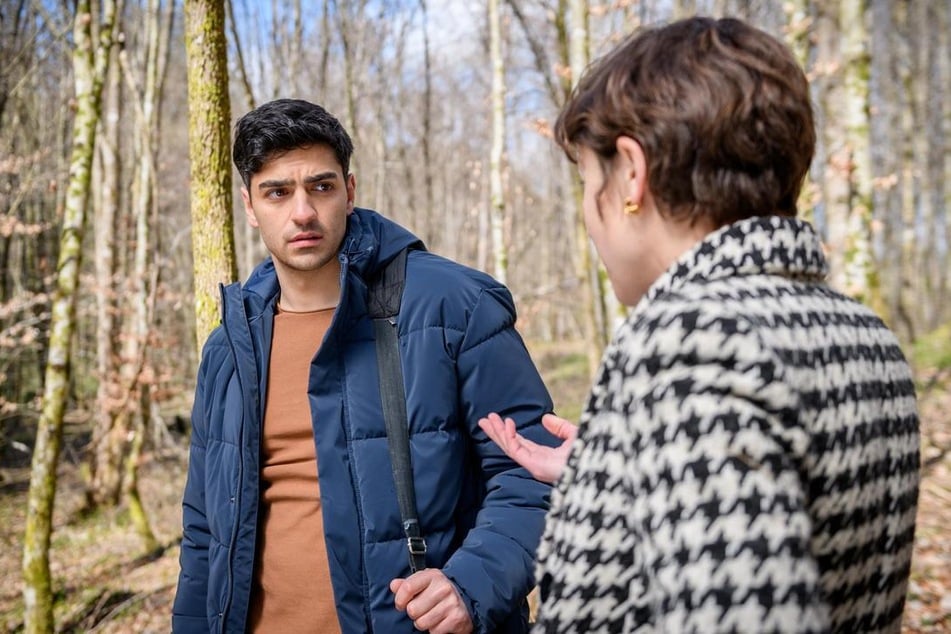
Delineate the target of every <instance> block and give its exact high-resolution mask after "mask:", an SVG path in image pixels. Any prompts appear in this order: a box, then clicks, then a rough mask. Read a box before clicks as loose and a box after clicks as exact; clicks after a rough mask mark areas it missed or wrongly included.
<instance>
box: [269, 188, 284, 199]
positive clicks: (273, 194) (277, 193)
mask: <svg viewBox="0 0 951 634" xmlns="http://www.w3.org/2000/svg"><path fill="white" fill-rule="evenodd" d="M286 195H287V190H286V189H270V190H268V192H267V193H266V194H265V195H264V196H265V197H266V198H270V199H272V200H274V199H278V198H283V197H284V196H286Z"/></svg>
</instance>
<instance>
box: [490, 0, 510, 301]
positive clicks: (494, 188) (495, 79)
mask: <svg viewBox="0 0 951 634" xmlns="http://www.w3.org/2000/svg"><path fill="white" fill-rule="evenodd" d="M499 2H500V0H489V58H490V59H491V60H492V91H491V98H490V102H491V104H492V141H491V147H490V150H489V197H490V203H489V206H490V211H489V218H490V220H489V222H490V226H491V235H492V257H493V264H494V267H493V270H494V272H495V277H496V278H497V279H498V280H499V282H501V283H502V284H506V283H507V278H508V253H507V249H506V244H505V192H504V190H503V185H502V160H503V156H504V152H505V61H504V60H503V58H502V17H501V11H500V10H499Z"/></svg>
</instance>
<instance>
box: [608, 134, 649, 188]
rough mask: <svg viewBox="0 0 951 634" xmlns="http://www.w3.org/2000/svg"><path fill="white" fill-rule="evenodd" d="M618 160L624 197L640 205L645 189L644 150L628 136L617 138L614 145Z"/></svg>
mask: <svg viewBox="0 0 951 634" xmlns="http://www.w3.org/2000/svg"><path fill="white" fill-rule="evenodd" d="M615 147H616V148H617V153H618V158H619V159H620V174H619V177H620V178H622V179H623V182H622V183H621V186H622V187H623V191H624V194H625V196H627V198H629V199H630V200H631V201H632V202H634V203H637V204H641V201H643V200H644V194H645V191H646V189H647V157H646V156H645V155H644V148H642V147H641V144H640V143H638V142H637V141H636V140H635V139H633V138H631V137H629V136H619V137H618V138H617V141H616V143H615Z"/></svg>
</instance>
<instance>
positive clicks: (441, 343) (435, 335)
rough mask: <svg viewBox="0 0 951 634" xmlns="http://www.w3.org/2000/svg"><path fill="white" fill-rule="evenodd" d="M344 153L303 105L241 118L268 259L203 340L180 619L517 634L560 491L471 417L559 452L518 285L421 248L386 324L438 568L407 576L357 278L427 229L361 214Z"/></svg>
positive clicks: (244, 626)
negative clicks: (395, 346) (509, 426)
mask: <svg viewBox="0 0 951 634" xmlns="http://www.w3.org/2000/svg"><path fill="white" fill-rule="evenodd" d="M352 147H353V146H352V144H351V141H350V138H349V136H348V134H347V132H346V131H345V130H344V129H343V127H342V126H341V125H340V123H339V122H338V121H337V120H336V119H335V118H334V117H333V116H331V115H330V114H328V113H327V112H326V111H325V110H324V109H323V108H321V107H320V106H317V105H314V104H311V103H308V102H306V101H300V100H278V101H274V102H271V103H268V104H265V105H263V106H261V107H259V108H257V109H256V110H253V111H252V112H250V113H248V114H246V115H245V116H244V117H243V118H242V119H241V120H239V121H238V123H237V125H236V128H235V142H234V153H233V158H234V163H235V166H236V167H237V170H238V172H239V173H240V175H241V178H242V180H243V184H244V186H243V188H242V190H241V195H242V198H243V200H244V207H245V211H246V214H247V219H248V222H249V223H250V224H251V226H253V227H256V228H257V229H258V230H259V231H260V233H261V238H262V239H263V241H264V244H265V246H266V247H267V249H268V251H269V252H270V255H271V257H270V258H268V259H267V260H266V261H265V262H264V263H262V264H261V265H260V266H258V268H257V269H256V270H255V271H254V272H253V273H252V274H251V276H250V278H249V279H248V281H247V282H246V283H245V284H244V286H243V287H242V286H241V285H239V284H232V285H230V286H228V287H226V288H224V290H223V297H222V304H223V308H222V324H221V326H220V327H219V328H218V329H217V330H216V331H215V332H214V333H213V334H212V335H211V337H210V338H209V340H208V342H207V343H206V345H205V348H204V351H203V357H202V363H201V367H200V369H199V375H198V385H197V390H196V396H195V404H194V410H193V413H192V441H191V453H190V463H189V470H188V481H187V484H186V488H185V494H184V502H183V514H184V516H183V523H184V536H183V540H182V552H181V573H180V576H179V582H178V590H177V594H176V598H175V606H174V616H173V629H174V630H175V631H176V632H186V631H203V632H204V631H212V632H244V631H245V630H248V631H255V632H328V631H329V632H332V631H343V632H382V633H386V634H389V633H391V632H412V631H416V628H418V629H420V630H428V631H430V632H432V633H433V634H438V633H444V632H470V631H475V632H488V631H500V632H516V631H524V630H525V629H527V612H526V609H525V600H524V598H525V595H526V594H527V593H528V591H529V590H530V589H531V587H532V584H533V580H532V567H533V560H534V555H535V549H536V546H537V543H538V540H539V537H540V534H541V530H542V526H543V524H544V516H545V513H546V510H547V508H548V497H549V492H550V489H549V487H548V486H547V485H544V484H541V483H539V482H537V481H535V480H534V479H533V478H532V477H531V476H530V475H529V474H528V473H527V472H526V471H525V470H524V469H522V468H520V467H518V465H516V464H515V463H514V462H512V461H511V460H510V459H509V458H507V457H506V456H505V455H504V454H503V453H502V452H501V451H500V450H499V449H498V447H496V446H495V444H494V443H492V442H490V441H488V439H487V437H486V436H485V435H484V434H483V432H482V431H481V430H480V429H479V427H478V424H477V423H478V420H479V417H480V416H482V415H484V414H486V413H487V412H489V411H504V412H506V414H505V415H506V416H510V417H512V418H513V419H514V420H515V421H517V423H518V428H519V432H520V433H521V434H523V435H525V436H528V437H530V438H534V439H535V440H537V441H539V442H542V443H546V444H552V443H553V442H555V439H554V438H553V437H551V436H550V435H549V434H548V433H547V432H546V431H545V430H544V429H543V427H542V426H541V424H540V423H539V421H540V419H541V417H542V416H543V415H544V414H545V413H546V412H550V411H551V408H552V405H551V400H550V398H549V396H548V393H547V391H546V390H545V387H544V385H543V384H542V381H541V379H540V378H539V376H538V373H537V371H536V370H535V368H534V366H533V365H532V362H531V359H530V357H529V355H528V353H527V351H526V350H525V347H524V344H523V343H522V340H521V338H520V337H519V335H518V334H517V332H516V331H515V329H514V322H515V310H514V306H513V304H512V298H511V296H510V294H509V292H508V291H507V290H506V289H505V288H504V287H503V286H501V285H500V284H498V283H497V282H495V281H494V280H492V279H491V278H490V277H488V276H487V275H484V274H482V273H479V272H477V271H474V270H472V269H469V268H466V267H463V266H461V265H459V264H456V263H454V262H451V261H448V260H446V259H444V258H440V257H438V256H436V255H433V254H431V253H428V252H426V251H423V250H413V251H411V252H410V254H409V257H408V259H407V264H406V286H405V291H404V294H403V301H402V307H401V310H400V314H399V320H398V324H399V341H400V349H401V356H402V368H403V372H404V381H405V393H406V408H407V413H408V418H409V436H410V447H411V457H412V463H413V471H414V481H415V491H416V497H417V506H418V510H419V517H420V524H421V527H422V531H423V533H424V537H425V539H426V541H427V544H428V550H427V553H426V563H427V566H428V568H427V569H425V570H421V571H419V572H417V573H415V574H412V575H410V574H409V572H410V569H409V561H408V555H407V548H406V539H405V537H404V535H403V533H402V529H401V525H400V514H399V508H398V503H397V498H396V493H395V485H394V480H393V474H392V470H391V463H390V459H389V454H388V446H387V439H386V431H385V425H384V420H383V416H382V413H381V400H380V390H379V375H378V370H377V362H376V350H375V343H374V339H373V329H372V323H371V321H370V319H369V317H368V316H367V308H366V302H367V281H368V280H370V279H372V278H373V276H374V275H376V274H378V273H379V271H380V270H381V269H382V268H383V267H384V266H385V265H386V263H387V262H389V261H390V260H391V259H392V258H393V257H394V256H395V255H396V254H397V253H398V252H399V251H400V250H401V249H403V248H404V247H407V246H410V245H414V244H417V243H418V239H417V238H416V237H415V236H413V235H412V234H410V233H409V232H408V231H406V230H405V229H403V228H402V227H400V226H398V225H396V224H394V223H393V222H391V221H388V220H386V219H384V218H383V217H381V216H380V215H378V214H377V213H375V212H372V211H369V210H365V209H357V208H355V207H354V196H355V191H356V181H355V179H354V175H353V174H351V173H350V172H349V163H350V155H351V152H352ZM500 368H501V369H500Z"/></svg>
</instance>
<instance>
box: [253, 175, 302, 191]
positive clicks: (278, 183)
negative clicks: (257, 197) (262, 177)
mask: <svg viewBox="0 0 951 634" xmlns="http://www.w3.org/2000/svg"><path fill="white" fill-rule="evenodd" d="M293 182H294V181H292V180H291V179H289V178H285V179H283V180H278V179H272V180H269V181H261V182H260V183H258V189H271V188H273V187H287V186H288V185H290V184H291V183H293Z"/></svg>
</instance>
